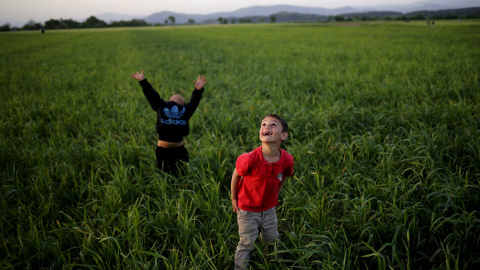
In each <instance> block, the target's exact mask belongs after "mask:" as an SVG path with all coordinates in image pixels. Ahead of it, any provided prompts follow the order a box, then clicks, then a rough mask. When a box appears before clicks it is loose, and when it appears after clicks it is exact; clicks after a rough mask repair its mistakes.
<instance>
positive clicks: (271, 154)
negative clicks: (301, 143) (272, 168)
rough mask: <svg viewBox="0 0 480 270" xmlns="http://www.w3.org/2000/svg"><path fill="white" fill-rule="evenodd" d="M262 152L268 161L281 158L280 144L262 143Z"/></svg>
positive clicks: (273, 161)
mask: <svg viewBox="0 0 480 270" xmlns="http://www.w3.org/2000/svg"><path fill="white" fill-rule="evenodd" d="M262 154H263V158H264V159H265V161H267V162H268V163H275V162H277V161H278V160H279V159H280V144H269V143H262Z"/></svg>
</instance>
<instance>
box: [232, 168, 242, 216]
mask: <svg viewBox="0 0 480 270" xmlns="http://www.w3.org/2000/svg"><path fill="white" fill-rule="evenodd" d="M240 178H242V177H241V176H240V175H238V173H237V169H235V170H233V175H232V183H231V189H232V193H231V197H232V206H233V212H235V213H236V212H238V197H237V195H238V181H240Z"/></svg>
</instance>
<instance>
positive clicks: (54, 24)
mask: <svg viewBox="0 0 480 270" xmlns="http://www.w3.org/2000/svg"><path fill="white" fill-rule="evenodd" d="M148 25H149V24H148V23H147V22H146V21H144V20H139V19H132V20H129V21H123V20H122V21H112V22H111V23H110V24H108V23H106V22H105V21H103V20H100V19H98V18H96V17H95V16H90V17H89V18H87V19H86V20H85V21H84V22H79V21H75V20H73V19H50V20H48V21H45V23H44V24H42V23H40V22H35V21H34V20H30V21H28V22H27V23H26V24H25V25H24V26H23V27H21V28H16V27H11V26H10V24H9V23H7V24H5V25H3V26H0V31H15V30H40V29H77V28H99V27H125V26H148Z"/></svg>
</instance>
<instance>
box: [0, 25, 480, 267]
mask: <svg viewBox="0 0 480 270" xmlns="http://www.w3.org/2000/svg"><path fill="white" fill-rule="evenodd" d="M479 30H480V24H479V23H478V21H470V22H468V21H467V22H465V21H462V23H453V22H449V23H443V24H442V23H437V24H436V25H435V27H427V26H426V25H424V24H403V23H378V24H362V25H355V24H290V25H288V24H287V25H281V24H280V25H278V24H275V25H232V26H224V27H219V26H205V27H201V26H195V27H159V28H157V27H151V28H130V29H114V30H79V31H47V32H46V34H44V35H41V34H39V33H30V32H21V33H20V32H19V33H3V34H0V58H1V59H2V61H0V70H1V72H0V178H1V189H0V192H1V196H0V207H1V208H0V209H1V210H0V211H1V215H0V217H1V222H0V226H1V227H0V231H1V234H0V235H1V245H0V263H1V266H2V268H5V269H16V268H23V269H38V268H48V269H59V268H65V269H77V268H87V269H125V268H129V269H134V268H135V269H137V268H143V269H229V268H232V267H233V257H234V251H235V247H236V244H237V242H238V232H237V230H238V228H237V225H236V216H235V214H234V213H233V212H232V210H231V202H230V199H229V198H230V194H229V192H230V188H229V187H230V177H231V173H232V171H233V169H234V164H235V160H236V157H237V156H238V155H240V154H241V153H243V152H247V151H251V150H252V149H254V148H255V147H256V146H258V145H259V141H258V127H259V122H260V121H261V118H262V116H264V115H266V114H268V113H271V112H276V113H279V114H281V115H282V116H284V117H285V118H286V119H287V122H288V123H289V126H290V129H291V132H290V138H289V139H288V140H287V141H286V142H285V143H284V147H285V149H286V150H287V151H289V152H290V153H292V155H293V156H294V157H295V175H294V177H292V178H291V179H289V181H288V182H287V183H286V185H285V186H284V189H283V190H282V193H281V195H280V204H279V206H278V207H277V212H278V217H279V231H280V235H281V240H282V242H281V243H280V244H279V245H278V246H277V247H276V248H275V249H274V250H272V253H273V256H274V257H275V258H276V259H275V260H274V261H269V260H267V259H266V258H263V256H262V253H261V252H256V253H254V254H253V259H254V262H252V266H253V267H255V268H257V269H311V268H313V269H319V268H321V269H365V268H369V269H432V268H440V269H471V268H474V267H476V266H477V267H478V266H479V265H480V259H479V258H480V248H479V247H480V229H479V228H480V214H479V212H478V205H479V204H480V197H479V196H478V194H480V193H479V191H480V190H479V187H480V184H479V179H480V169H479V168H480V150H479V149H480V139H479V138H480V131H479V130H480V127H479V123H480V108H479V105H480V92H479V89H480V84H479V77H480V64H479V63H480V50H479V49H478V44H479V42H480V31H479ZM142 69H145V74H146V77H147V78H148V79H149V81H150V82H151V83H152V85H154V87H155V88H156V89H157V90H158V91H159V93H160V94H161V95H162V96H164V97H167V96H170V95H172V94H174V93H182V94H183V95H184V96H186V97H187V99H188V98H189V96H190V93H191V91H192V90H193V83H192V81H193V79H195V78H196V76H197V75H198V74H204V75H205V76H206V77H207V80H208V81H209V83H208V84H207V87H206V91H205V94H204V98H203V100H202V101H201V103H200V106H199V108H198V109H197V112H196V113H195V114H194V116H193V118H192V120H191V121H190V127H191V134H190V135H189V136H188V137H186V139H185V144H186V147H187V149H188V151H189V153H190V156H191V160H190V163H189V165H188V167H187V169H186V170H185V171H184V172H183V173H182V174H181V175H180V176H179V177H178V178H175V177H172V176H170V175H167V174H164V173H161V172H157V171H156V169H155V156H154V147H155V144H156V134H155V120H156V117H155V113H154V112H153V111H151V109H150V107H149V105H148V103H147V101H146V100H145V97H144V96H143V94H142V92H141V88H140V86H139V85H138V83H137V82H136V81H135V80H134V79H132V78H130V74H131V73H132V72H134V71H140V70H142ZM258 248H259V249H261V248H262V247H261V246H259V247H258Z"/></svg>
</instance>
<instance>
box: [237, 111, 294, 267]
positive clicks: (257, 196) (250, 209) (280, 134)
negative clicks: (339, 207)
mask: <svg viewBox="0 0 480 270" xmlns="http://www.w3.org/2000/svg"><path fill="white" fill-rule="evenodd" d="M259 136H260V141H261V142H262V145H261V146H259V147H257V148H255V150H253V151H252V152H250V153H244V154H242V155H240V156H239V157H238V159H237V162H236V168H235V170H234V171H233V175H232V183H231V189H232V193H231V197H232V206H233V212H236V213H237V223H238V233H239V236H240V241H239V242H238V246H237V250H236V252H235V269H246V268H247V266H248V260H249V259H250V254H251V252H252V251H253V250H254V249H255V245H254V243H255V240H256V239H257V237H258V235H259V233H260V229H261V232H262V240H263V242H264V243H265V244H268V243H272V242H275V241H276V240H277V239H278V238H279V235H278V229H277V214H276V212H275V206H277V205H278V193H279V192H280V190H281V189H282V186H283V185H284V184H285V181H286V179H287V177H290V176H292V175H293V156H292V155H290V154H289V153H287V152H286V151H285V150H283V149H280V146H281V144H282V142H283V141H284V140H285V139H287V137H288V125H287V122H286V121H285V120H284V119H283V118H282V117H280V116H279V115H276V114H269V115H267V116H266V117H264V118H263V120H262V124H261V125H260V131H259Z"/></svg>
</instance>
